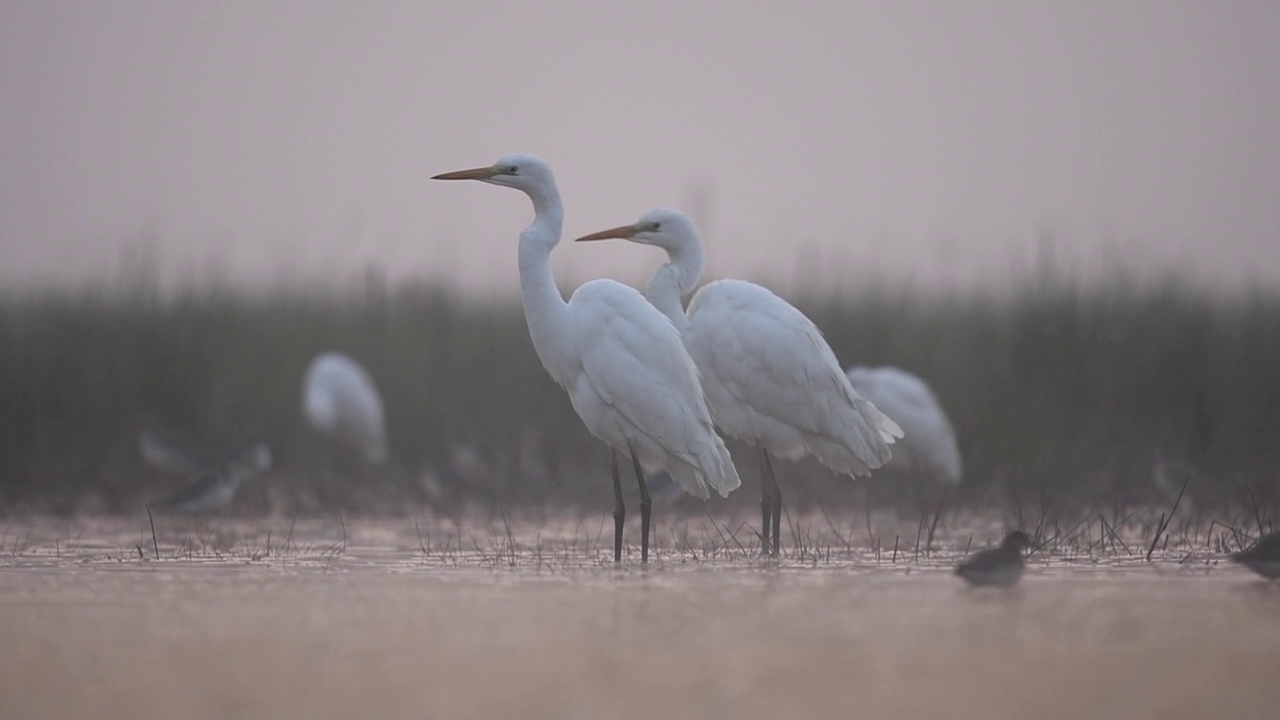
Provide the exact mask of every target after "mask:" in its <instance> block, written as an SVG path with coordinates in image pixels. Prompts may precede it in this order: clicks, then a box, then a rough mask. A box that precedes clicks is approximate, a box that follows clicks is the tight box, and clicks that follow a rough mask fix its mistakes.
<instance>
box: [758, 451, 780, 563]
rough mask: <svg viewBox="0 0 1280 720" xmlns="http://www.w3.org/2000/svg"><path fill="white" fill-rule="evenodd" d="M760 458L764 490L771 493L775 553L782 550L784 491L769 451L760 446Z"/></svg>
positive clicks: (771, 519)
mask: <svg viewBox="0 0 1280 720" xmlns="http://www.w3.org/2000/svg"><path fill="white" fill-rule="evenodd" d="M760 459H761V461H762V464H763V472H762V473H761V475H762V477H763V478H764V481H763V482H764V487H765V490H764V492H767V493H768V494H769V510H770V515H771V517H770V521H771V523H772V525H773V554H774V555H777V554H778V553H779V552H781V551H782V491H781V490H779V489H778V478H777V477H776V476H775V475H774V474H773V463H772V462H770V461H769V451H768V450H765V449H764V448H760Z"/></svg>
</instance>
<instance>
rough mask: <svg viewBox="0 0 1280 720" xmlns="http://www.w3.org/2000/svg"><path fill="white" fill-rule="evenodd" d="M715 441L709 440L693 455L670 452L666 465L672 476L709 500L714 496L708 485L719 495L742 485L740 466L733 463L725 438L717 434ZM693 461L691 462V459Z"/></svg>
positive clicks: (686, 489)
mask: <svg viewBox="0 0 1280 720" xmlns="http://www.w3.org/2000/svg"><path fill="white" fill-rule="evenodd" d="M711 437H712V438H714V443H711V442H708V443H706V444H705V445H704V446H703V447H702V448H700V449H699V450H698V452H697V454H696V455H695V456H694V457H692V458H685V457H679V456H676V455H674V454H673V455H669V456H668V462H667V464H666V467H667V470H668V471H669V472H670V473H671V477H672V479H674V480H675V481H676V483H678V484H679V485H680V487H682V488H684V491H685V492H687V493H689V494H690V495H694V496H696V497H700V498H702V499H703V500H706V499H707V498H709V497H710V496H711V494H710V493H709V492H708V488H711V489H713V490H715V491H716V492H717V493H719V494H720V497H728V496H729V493H731V492H733V491H734V490H736V489H738V487H740V486H741V485H742V479H741V478H739V477H738V468H737V467H735V466H734V464H733V457H732V456H731V455H729V449H728V448H726V447H725V446H724V441H723V440H721V439H720V437H719V436H718V435H714V434H713V435H712V436H711ZM691 460H692V462H690V461H691Z"/></svg>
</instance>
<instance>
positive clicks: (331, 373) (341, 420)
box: [302, 352, 388, 465]
mask: <svg viewBox="0 0 1280 720" xmlns="http://www.w3.org/2000/svg"><path fill="white" fill-rule="evenodd" d="M302 414H303V416H305V417H306V420H307V423H308V424H309V425H310V426H311V428H312V429H313V430H315V431H316V432H317V433H319V434H320V435H323V436H324V437H326V438H328V439H329V440H332V441H333V442H335V443H338V444H339V445H342V446H344V447H346V448H349V449H350V450H352V451H354V452H356V453H357V454H359V456H360V458H361V459H362V460H363V461H364V462H365V463H368V464H370V465H378V464H381V463H383V462H386V460H387V456H388V449H387V432H386V421H385V418H384V415H383V409H382V396H381V395H380V394H378V388H377V386H376V385H374V383H373V378H372V377H370V375H369V373H368V371H366V370H365V369H364V367H363V366H361V365H360V363H358V362H356V361H355V360H352V359H351V358H349V357H347V356H346V355H343V354H342V353H338V352H326V353H321V354H320V355H317V356H316V357H315V359H313V360H312V361H311V364H310V365H308V366H307V371H306V375H305V376H304V378H303V382H302Z"/></svg>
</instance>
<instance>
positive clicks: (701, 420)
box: [434, 155, 844, 562]
mask: <svg viewBox="0 0 1280 720" xmlns="http://www.w3.org/2000/svg"><path fill="white" fill-rule="evenodd" d="M434 179H437V180H480V181H482V182H487V183H490V184H493V185H501V186H504V187H510V188H515V189H517V190H520V191H521V192H523V193H525V194H526V195H528V196H529V199H530V200H531V201H532V202H533V209H534V220H533V224H532V225H530V226H529V227H527V228H525V230H524V231H523V232H521V233H520V248H519V263H520V289H521V293H522V296H523V300H524V311H525V320H526V321H527V322H528V324H529V336H530V337H531V338H532V340H533V346H534V349H535V350H536V351H537V353H538V358H539V359H540V360H541V361H542V365H543V367H544V368H546V370H547V372H548V373H550V375H551V377H552V378H553V379H554V380H555V381H556V382H557V383H559V384H560V386H561V387H563V388H564V389H565V390H566V391H568V393H569V398H570V399H571V400H572V402H573V408H574V410H576V411H577V412H578V415H579V416H580V417H581V418H582V421H583V422H584V423H585V424H586V426H587V429H588V430H590V431H591V434H592V435H594V436H596V437H597V438H599V439H600V440H603V441H604V442H605V443H606V444H608V445H609V449H610V452H609V457H610V460H611V464H612V471H613V489H614V550H613V558H614V562H621V560H622V528H623V522H624V519H625V517H626V507H625V504H624V503H623V498H622V485H621V480H620V479H619V474H618V460H617V453H618V451H622V452H625V453H627V454H628V455H630V456H631V458H632V463H633V466H634V470H635V472H636V480H637V482H638V483H639V485H640V528H641V546H640V547H641V550H640V552H641V556H640V559H641V562H646V561H647V560H648V557H649V520H650V508H651V506H652V500H651V499H650V497H649V490H648V486H647V485H646V483H645V479H644V470H643V468H649V469H652V470H658V469H666V470H668V471H670V472H671V475H672V477H674V478H675V480H676V482H677V483H679V484H680V486H681V487H682V488H684V490H685V492H688V493H690V494H692V495H697V496H698V497H702V498H706V497H708V496H709V492H708V491H709V490H711V489H714V490H716V491H717V492H719V493H720V494H721V495H728V494H729V492H730V491H732V490H734V489H735V488H737V487H738V486H739V485H740V484H741V481H740V480H739V479H738V472H737V470H736V469H735V468H734V466H733V459H732V458H731V457H730V456H729V451H728V450H727V449H725V446H724V442H723V441H722V440H721V439H720V437H719V436H718V435H717V434H716V432H715V427H714V425H713V424H712V422H711V415H710V412H709V411H708V409H707V404H706V402H705V400H704V398H703V391H702V387H701V386H700V384H699V382H698V370H697V368H696V367H695V366H694V363H693V360H692V359H691V358H690V357H689V353H688V352H687V351H686V350H685V347H684V345H683V343H682V342H681V339H680V333H679V332H678V331H677V330H676V328H675V327H674V326H673V325H672V324H671V322H670V321H669V320H668V319H667V318H666V317H664V316H663V315H662V313H660V312H658V311H657V310H655V309H654V307H653V306H652V305H650V304H649V303H648V302H647V301H646V300H645V299H644V297H643V296H642V295H640V293H638V292H636V291H635V289H633V288H630V287H627V286H626V285H623V284H621V283H618V282H614V281H612V280H592V281H591V282H588V283H586V284H584V285H582V286H581V287H579V288H578V289H577V290H576V291H575V292H574V293H573V296H572V297H571V298H570V300H569V302H567V303H566V302H565V301H564V298H563V297H562V296H561V295H560V291H559V289H558V288H557V287H556V283H555V277H554V276H553V275H552V272H551V251H552V249H554V248H555V246H556V245H557V244H559V242H560V236H561V233H562V231H563V226H564V206H563V205H562V204H561V202H560V191H559V189H558V188H557V187H556V182H555V179H554V177H553V175H552V172H551V167H550V166H549V165H547V163H546V162H544V161H542V160H541V159H539V158H536V157H534V156H531V155H513V156H510V157H505V158H502V159H501V160H499V161H498V162H497V163H494V164H493V165H491V166H489V167H482V168H475V169H472V170H460V171H457V172H449V173H444V174H441V175H436V176H435V177H434ZM841 377H842V378H843V377H844V376H843V375H841Z"/></svg>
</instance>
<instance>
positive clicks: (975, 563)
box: [956, 530, 1031, 587]
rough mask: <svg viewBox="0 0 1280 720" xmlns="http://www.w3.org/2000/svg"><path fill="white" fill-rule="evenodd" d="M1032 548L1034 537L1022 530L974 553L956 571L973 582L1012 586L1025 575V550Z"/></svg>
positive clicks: (1011, 533) (972, 583)
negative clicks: (1023, 558) (1023, 556)
mask: <svg viewBox="0 0 1280 720" xmlns="http://www.w3.org/2000/svg"><path fill="white" fill-rule="evenodd" d="M1029 547H1031V538H1029V537H1027V534H1026V533H1024V532H1022V531H1021V530H1014V531H1013V532H1010V533H1009V534H1008V535H1005V536H1004V542H1003V543H1001V544H1000V546H999V547H993V548H987V549H986V550H980V551H978V552H976V553H974V554H973V555H970V556H969V558H968V559H967V560H965V561H964V562H962V563H960V564H959V565H958V566H956V574H957V575H959V576H960V577H962V578H964V579H965V581H967V582H968V583H969V584H970V585H992V586H997V587H1009V586H1011V585H1014V584H1016V583H1017V582H1018V580H1019V579H1021V578H1022V569H1023V566H1024V563H1023V561H1022V553H1023V551H1024V550H1026V549H1027V548H1029Z"/></svg>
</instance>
